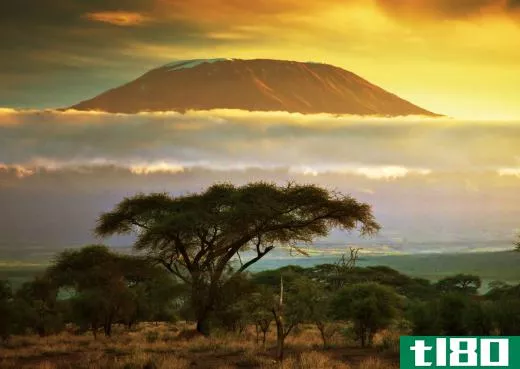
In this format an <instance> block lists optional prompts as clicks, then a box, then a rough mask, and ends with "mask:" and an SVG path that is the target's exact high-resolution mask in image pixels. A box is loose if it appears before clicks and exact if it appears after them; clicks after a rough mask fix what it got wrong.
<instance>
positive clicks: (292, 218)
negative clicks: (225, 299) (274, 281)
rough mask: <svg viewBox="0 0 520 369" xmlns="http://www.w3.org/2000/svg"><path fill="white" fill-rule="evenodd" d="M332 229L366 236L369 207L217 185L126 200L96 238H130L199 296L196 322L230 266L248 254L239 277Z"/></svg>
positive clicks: (329, 197)
mask: <svg viewBox="0 0 520 369" xmlns="http://www.w3.org/2000/svg"><path fill="white" fill-rule="evenodd" d="M332 228H340V229H345V230H353V229H356V228H358V229H359V230H360V232H361V233H362V234H371V233H374V232H376V231H377V230H378V229H379V225H378V224H377V222H376V221H375V219H374V217H373V215H372V211H371V207H370V205H368V204H365V203H360V202H358V201H357V200H355V199H354V198H352V197H350V196H347V195H342V194H339V193H336V192H332V191H329V190H327V189H324V188H321V187H318V186H315V185H297V184H293V183H290V184H288V185H286V186H277V185H275V184H271V183H264V182H258V183H251V184H247V185H244V186H234V185H232V184H216V185H213V186H211V187H209V188H208V189H207V190H206V191H204V192H202V193H195V194H187V195H183V196H171V195H169V194H166V193H154V194H149V195H145V194H139V195H137V196H134V197H130V198H125V199H124V200H123V201H122V202H120V203H119V204H118V205H117V206H116V207H115V209H114V210H113V211H111V212H108V213H105V214H102V215H101V217H100V218H99V220H98V225H97V228H96V233H97V234H98V235H100V236H109V235H114V234H131V233H133V234H135V235H136V236H137V239H136V242H135V245H134V246H135V248H136V249H137V250H140V251H144V252H146V253H147V254H148V256H149V257H151V258H153V259H154V260H156V261H157V262H159V263H161V264H162V265H164V267H166V268H167V269H168V270H169V271H170V272H171V273H173V274H174V275H176V276H177V277H178V278H180V279H182V280H183V281H184V282H186V283H188V284H190V285H191V286H192V291H193V292H194V293H196V294H197V295H198V300H197V301H196V304H194V305H196V306H198V308H197V309H202V310H201V311H199V312H197V316H198V318H197V319H198V322H199V323H200V321H201V320H203V319H205V315H207V313H208V312H209V311H210V310H211V306H212V304H213V301H214V300H215V295H216V293H218V289H219V288H220V286H221V285H222V283H223V282H224V276H230V274H229V273H226V271H227V270H228V268H229V266H230V262H231V261H232V259H234V258H235V257H237V256H239V257H240V256H241V253H243V252H245V251H248V250H251V251H253V256H251V257H250V258H249V259H246V260H243V262H241V265H240V267H239V268H238V269H237V270H236V271H235V273H240V272H243V271H245V270H246V269H247V268H248V267H250V266H251V265H252V264H254V263H256V262H257V261H259V260H260V259H262V258H263V257H264V256H265V255H267V254H268V253H269V252H271V251H272V250H273V249H274V248H275V247H277V246H282V245H284V246H289V247H291V248H293V249H296V250H300V249H299V248H298V247H297V244H298V243H309V242H311V241H313V240H314V239H315V238H316V237H319V236H326V235H327V234H328V232H329V231H330V230H331V229H332ZM300 251H301V250H300ZM242 256H243V254H242ZM240 260H242V258H240ZM231 276H232V274H231ZM202 291H204V293H202ZM201 294H202V295H204V298H203V299H202V300H201V299H200V296H201ZM201 306H204V308H201Z"/></svg>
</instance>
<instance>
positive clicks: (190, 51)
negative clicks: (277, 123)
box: [0, 0, 520, 120]
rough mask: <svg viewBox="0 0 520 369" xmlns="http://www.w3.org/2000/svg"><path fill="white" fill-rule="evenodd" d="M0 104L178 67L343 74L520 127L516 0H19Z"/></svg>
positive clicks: (52, 100)
mask: <svg viewBox="0 0 520 369" xmlns="http://www.w3.org/2000/svg"><path fill="white" fill-rule="evenodd" d="M0 33H1V34H2V35H3V36H2V38H1V39H0V81H1V83H0V106H3V107H16V108H28V107H32V108H50V107H64V106H70V105H72V104H74V103H77V102H78V101H81V100H84V99H87V98H90V97H93V96H94V95H97V94H99V93H101V92H103V91H105V90H107V89H109V88H112V87H115V86H117V85H120V84H122V83H126V82H128V81H130V80H132V79H135V78H136V77H138V76H139V75H141V74H143V73H145V72H146V71H148V70H150V69H152V68H154V67H157V66H160V65H163V64H165V63H168V62H171V61H173V60H178V59H192V58H216V57H225V58H245V59H249V58H273V59H288V60H298V61H317V62H324V63H329V64H333V65H336V66H340V67H343V68H345V69H347V70H350V71H352V72H354V73H357V74H359V75H361V76H362V77H364V78H366V79H368V80H369V81H371V82H373V83H375V84H377V85H379V86H381V87H383V88H385V89H387V90H389V91H391V92H394V93H396V94H397V95H399V96H400V97H403V98H405V99H407V100H410V101H411V102H413V103H415V104H417V105H419V106H422V107H424V108H426V109H428V110H431V111H435V112H437V113H440V114H445V115H448V116H451V117H455V118H459V119H494V120H496V119H509V120H514V119H517V118H520V104H518V103H517V96H518V86H519V85H520V63H518V60H520V1H518V0H457V1H452V0H329V1H314V0H278V1H268V0H257V1H240V0H189V1H186V0H89V1H80V0H39V1H32V0H17V1H3V2H1V4H0Z"/></svg>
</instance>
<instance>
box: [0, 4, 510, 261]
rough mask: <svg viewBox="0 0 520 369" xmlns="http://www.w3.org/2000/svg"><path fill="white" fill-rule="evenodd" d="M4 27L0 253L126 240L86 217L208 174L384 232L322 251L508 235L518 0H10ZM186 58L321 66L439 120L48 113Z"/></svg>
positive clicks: (442, 245)
mask: <svg viewBox="0 0 520 369" xmlns="http://www.w3.org/2000/svg"><path fill="white" fill-rule="evenodd" d="M0 34H2V37H1V38H0V209H2V211H0V259H16V258H20V257H22V255H29V254H30V255H40V254H39V252H43V251H42V250H59V249H63V248H64V247H69V246H81V245H84V244H87V243H92V242H112V243H113V244H115V245H120V246H128V245H129V244H130V243H131V240H130V239H126V238H122V239H113V240H109V241H107V240H99V239H96V238H95V237H94V235H93V232H92V229H93V228H94V227H95V222H96V219H97V217H98V216H99V214H101V213H102V212H103V211H108V210H111V209H112V207H113V206H114V205H115V204H117V203H118V202H119V201H121V199H123V197H125V196H131V195H133V194H135V193H137V192H150V191H160V192H162V191H166V192H169V193H172V194H174V195H179V194H184V193H187V192H196V191H202V190H204V188H206V187H207V186H209V185H211V184H212V183H215V182H232V183H236V184H244V183H248V182H251V181H260V180H262V181H270V182H274V183H277V184H280V185H283V184H286V183H287V182H288V181H296V182H298V183H315V184H319V185H321V186H324V187H326V188H327V189H330V190H334V191H340V192H343V193H348V194H352V196H354V197H355V198H357V199H359V200H361V201H364V202H367V203H369V204H370V205H371V206H372V207H373V211H374V214H375V216H376V219H377V220H378V221H379V222H380V223H381V224H382V226H383V229H382V231H381V233H380V234H379V235H377V237H375V238H374V239H370V240H362V239H359V238H357V236H355V235H347V234H343V233H338V232H333V234H332V235H331V236H330V237H329V238H327V239H325V240H320V241H319V242H322V243H327V242H328V243H329V244H330V245H332V246H333V247H337V246H338V245H346V243H347V242H350V243H352V244H359V243H361V244H363V245H364V247H367V248H371V249H374V250H383V251H385V252H390V251H391V252H432V251H461V250H462V251H464V250H465V251H468V250H473V251H474V250H498V249H500V250H504V249H511V247H512V241H513V239H514V237H515V234H516V233H518V231H519V230H520V228H519V227H520V222H519V220H520V208H519V207H518V204H519V203H520V192H519V191H518V188H519V185H520V104H519V103H518V86H520V63H518V61H519V60H520V1H518V0H457V1H454V0H363V1H361V0H332V1H314V0H312V1H311V0H280V1H272V0H271V1H268V0H256V1H243V0H189V1H188V0H103V1H102V0H89V1H80V0H39V1H32V0H17V1H3V2H0ZM195 58H243V59H249V58H271V59H286V60H297V61H314V62H323V63H328V64H332V65H336V66H340V67H343V68H345V69H347V70H350V71H352V72H354V73H356V74H358V75H360V76H362V77H363V78H366V79H367V80H369V81H370V82H372V83H374V84H376V85H378V86H380V87H382V88H384V89H386V90H389V91H391V92H393V93H395V94H397V95H398V96H400V97H402V98H404V99H407V100H409V101H411V102H412V103H414V104H416V105H419V106H421V107H423V108H425V109H428V110H430V111H433V112H436V113H439V114H443V115H445V116H444V117H438V118H425V117H396V118H382V117H379V118H378V117H359V116H341V115H339V116H338V115H329V114H315V115H302V114H297V113H292V114H291V113H284V112H250V111H241V110H211V111H188V112H185V113H182V114H181V113H176V112H150V113H139V114H110V113H105V112H80V111H71V110H68V111H63V110H59V109H57V108H61V107H66V106H70V105H72V104H75V103H78V102H79V101H81V100H85V99H87V98H91V97H93V96H95V95H97V94H99V93H101V92H103V91H105V90H107V89H110V88H113V87H116V86H118V85H121V84H124V83H127V82H129V81H131V80H133V79H135V78H136V77H138V76H139V75H142V74H144V73H145V72H147V71H149V70H150V69H153V68H156V67H158V66H161V65H164V64H167V63H170V62H172V61H174V60H180V59H195ZM38 250H39V251H38ZM46 252H47V251H46Z"/></svg>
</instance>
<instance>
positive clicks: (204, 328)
mask: <svg viewBox="0 0 520 369" xmlns="http://www.w3.org/2000/svg"><path fill="white" fill-rule="evenodd" d="M197 332H199V333H201V334H203V335H204V336H206V337H207V336H209V335H210V332H211V328H210V321H209V314H208V313H206V314H201V315H200V316H198V317H197Z"/></svg>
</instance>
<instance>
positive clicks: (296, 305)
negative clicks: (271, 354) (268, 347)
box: [271, 278, 307, 361]
mask: <svg viewBox="0 0 520 369" xmlns="http://www.w3.org/2000/svg"><path fill="white" fill-rule="evenodd" d="M271 312H272V314H273V318H274V322H275V324H276V356H277V358H278V360H280V361H283V358H284V352H285V339H286V338H287V336H289V334H290V333H291V332H292V330H293V329H294V328H296V326H298V324H300V323H301V322H303V321H304V320H305V318H306V313H307V312H306V309H305V307H304V306H303V305H302V304H301V303H300V301H299V300H298V298H297V297H296V293H295V292H294V290H293V291H291V290H290V289H288V290H287V291H286V290H285V289H284V283H283V278H281V279H280V292H279V294H278V296H275V301H274V304H273V306H272V308H271Z"/></svg>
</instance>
